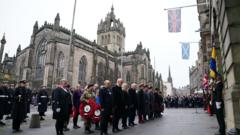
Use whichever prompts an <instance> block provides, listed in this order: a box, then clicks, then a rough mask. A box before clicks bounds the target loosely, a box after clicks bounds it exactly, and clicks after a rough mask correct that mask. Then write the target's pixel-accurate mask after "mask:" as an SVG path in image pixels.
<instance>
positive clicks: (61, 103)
mask: <svg viewBox="0 0 240 135" xmlns="http://www.w3.org/2000/svg"><path fill="white" fill-rule="evenodd" d="M52 100H53V104H52V109H53V119H56V125H55V127H56V132H57V135H61V134H63V127H64V123H65V122H66V121H67V119H68V117H69V104H68V102H67V101H68V92H67V90H66V89H63V88H60V87H58V88H56V89H55V90H53V93H52Z"/></svg>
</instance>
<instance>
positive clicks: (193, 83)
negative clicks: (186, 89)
mask: <svg viewBox="0 0 240 135" xmlns="http://www.w3.org/2000/svg"><path fill="white" fill-rule="evenodd" d="M201 68H202V67H201V65H200V63H199V60H197V61H196V65H195V66H192V67H190V68H189V78H190V93H191V94H194V93H195V92H197V91H199V90H200V89H201V85H202V76H203V73H202V71H201Z"/></svg>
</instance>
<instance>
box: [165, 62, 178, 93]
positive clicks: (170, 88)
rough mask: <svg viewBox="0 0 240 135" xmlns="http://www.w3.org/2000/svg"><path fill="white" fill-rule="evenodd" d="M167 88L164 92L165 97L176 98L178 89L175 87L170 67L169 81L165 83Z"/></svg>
mask: <svg viewBox="0 0 240 135" xmlns="http://www.w3.org/2000/svg"><path fill="white" fill-rule="evenodd" d="M163 84H164V86H165V89H164V91H163V95H164V97H166V96H168V95H169V96H175V95H176V88H174V87H173V79H172V75H171V69H170V66H169V71H168V78H167V81H166V82H164V83H163Z"/></svg>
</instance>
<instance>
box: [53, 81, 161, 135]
mask: <svg viewBox="0 0 240 135" xmlns="http://www.w3.org/2000/svg"><path fill="white" fill-rule="evenodd" d="M138 87H139V89H138V90H137V84H135V83H133V84H131V86H130V88H129V86H128V84H126V83H123V80H122V79H118V80H117V83H116V85H115V86H113V87H111V82H110V81H109V80H105V81H104V85H103V86H101V87H100V88H99V86H98V84H89V85H87V86H86V87H85V89H84V90H81V88H80V85H78V86H77V88H76V89H74V90H73V92H72V94H71V90H70V89H69V88H70V87H69V84H68V82H67V81H66V80H62V81H61V82H60V84H59V85H58V86H57V88H56V89H55V90H53V93H52V106H53V118H54V119H56V125H55V127H56V132H57V135H62V134H63V131H64V128H66V126H64V125H67V123H68V122H69V116H70V115H71V114H73V128H80V127H79V126H78V125H77V121H78V117H79V115H81V117H82V118H83V120H84V129H85V133H86V134H91V133H93V132H94V131H93V130H92V129H91V125H92V124H93V123H94V124H95V129H96V130H100V131H101V135H103V134H105V135H107V134H108V132H107V129H108V125H109V123H111V124H112V132H113V133H116V132H119V131H121V129H120V128H119V121H120V119H121V125H122V129H127V128H129V127H130V126H135V125H136V123H135V117H136V114H138V118H139V123H144V122H145V121H147V120H152V119H154V118H156V117H161V113H162V111H163V105H162V104H163V97H162V96H161V93H159V89H157V88H156V89H155V90H154V89H153V88H152V87H148V86H147V85H144V84H140V85H139V86H138ZM69 96H70V97H71V96H72V97H73V98H72V103H73V104H71V101H70V100H71V98H69ZM72 108H73V109H72ZM71 111H73V112H71Z"/></svg>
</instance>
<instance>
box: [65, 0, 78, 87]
mask: <svg viewBox="0 0 240 135" xmlns="http://www.w3.org/2000/svg"><path fill="white" fill-rule="evenodd" d="M76 5H77V0H74V6H73V16H72V26H71V33H70V39H69V47H70V49H69V60H68V74H67V79H68V81H69V82H70V83H72V72H73V59H74V57H73V53H74V52H73V51H74V50H73V44H72V40H73V28H74V20H75V12H76Z"/></svg>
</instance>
